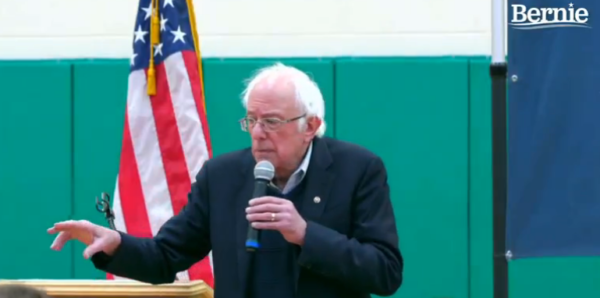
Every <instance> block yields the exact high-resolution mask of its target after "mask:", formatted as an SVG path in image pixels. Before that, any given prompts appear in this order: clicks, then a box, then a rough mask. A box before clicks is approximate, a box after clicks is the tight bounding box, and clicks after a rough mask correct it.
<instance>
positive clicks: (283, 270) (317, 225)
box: [48, 63, 403, 298]
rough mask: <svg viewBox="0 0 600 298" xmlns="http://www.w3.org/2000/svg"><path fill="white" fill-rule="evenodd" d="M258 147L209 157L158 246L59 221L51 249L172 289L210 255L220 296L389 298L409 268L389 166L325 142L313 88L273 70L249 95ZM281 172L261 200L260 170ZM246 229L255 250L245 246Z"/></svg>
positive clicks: (293, 73) (245, 123)
mask: <svg viewBox="0 0 600 298" xmlns="http://www.w3.org/2000/svg"><path fill="white" fill-rule="evenodd" d="M243 103H244V106H245V107H246V116H245V117H244V118H243V119H242V120H240V125H241V128H242V130H244V131H246V132H248V133H249V134H250V136H251V139H252V146H251V148H247V149H242V150H239V151H234V152H231V153H227V154H223V155H221V156H218V157H215V158H213V159H211V160H208V161H207V162H206V163H205V164H204V165H203V167H202V169H201V170H200V171H199V173H198V174H197V176H196V181H195V183H194V184H193V185H192V189H191V191H190V193H189V201H188V204H187V206H186V207H185V208H184V210H183V211H182V212H181V213H180V214H178V215H176V216H174V217H173V218H171V219H170V220H169V221H167V222H166V223H165V224H164V225H163V226H162V228H161V229H160V231H159V232H158V233H157V235H156V236H155V237H154V238H152V239H142V238H135V237H133V236H131V235H127V234H125V233H121V232H118V231H115V230H111V229H107V228H104V227H102V226H98V225H94V224H92V223H90V222H88V221H85V220H81V221H65V222H59V223H56V224H55V225H54V226H53V227H51V228H50V229H49V230H48V232H49V233H52V234H54V233H58V236H57V237H56V239H55V240H54V243H53V244H52V249H55V250H60V249H61V248H62V247H63V246H64V245H65V243H66V242H67V241H69V240H71V239H77V240H79V241H81V242H83V243H85V244H86V245H87V248H86V249H85V251H84V257H85V258H91V260H92V262H93V263H94V265H95V266H96V268H98V269H100V270H103V271H105V272H109V273H112V274H115V275H117V276H122V277H127V278H131V279H135V280H138V281H143V282H148V283H153V284H161V283H170V282H173V281H174V279H175V275H176V273H177V272H179V271H183V270H186V269H188V268H189V267H190V266H192V265H193V264H194V263H196V262H198V261H199V260H201V259H202V258H205V257H206V256H207V255H208V253H209V252H210V251H211V250H212V252H213V268H214V276H215V291H214V294H215V297H216V298H292V297H298V298H317V297H324V298H334V297H335V298H352V297H357V298H358V297H370V295H371V294H375V295H380V296H389V295H392V294H393V293H395V292H396V291H397V290H398V288H399V287H400V285H401V284H402V278H403V276H402V271H403V259H402V255H401V253H400V249H399V247H398V233H397V231H396V221H395V218H394V212H393V208H392V203H391V201H390V191H389V186H388V183H387V172H386V169H385V166H384V164H383V162H382V160H381V159H380V158H379V157H378V156H376V155H375V154H373V153H371V152H370V151H368V150H366V149H364V148H362V147H360V146H357V145H353V144H350V143H346V142H342V141H339V140H334V139H331V138H327V137H324V136H323V134H324V132H325V122H324V114H325V105H324V101H323V96H322V95H321V92H320V90H319V88H318V87H317V85H316V84H315V83H314V82H313V81H312V80H311V79H310V78H309V77H308V76H307V75H306V74H305V73H303V72H301V71H299V70H298V69H296V68H293V67H289V66H285V65H283V64H280V63H277V64H275V65H273V66H269V67H266V68H264V69H261V70H260V71H258V72H257V74H256V75H255V76H254V77H253V79H252V80H251V81H250V83H249V84H248V87H247V89H246V91H245V92H244V96H243ZM261 161H268V163H270V164H271V165H272V167H273V168H274V177H273V178H272V180H271V182H270V184H269V186H268V187H267V188H268V192H267V193H266V195H265V196H261V197H258V198H252V197H253V193H254V185H255V176H254V170H255V166H256V165H257V163H260V162H261ZM249 225H250V227H251V228H254V229H256V230H257V231H260V233H259V235H260V237H259V242H260V248H258V250H257V251H255V252H249V251H247V249H246V240H247V234H248V228H249Z"/></svg>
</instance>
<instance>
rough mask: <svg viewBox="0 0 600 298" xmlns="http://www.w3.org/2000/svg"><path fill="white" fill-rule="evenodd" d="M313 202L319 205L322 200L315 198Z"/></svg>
mask: <svg viewBox="0 0 600 298" xmlns="http://www.w3.org/2000/svg"><path fill="white" fill-rule="evenodd" d="M313 201H314V202H315V204H319V202H321V198H319V197H315V198H314V199H313Z"/></svg>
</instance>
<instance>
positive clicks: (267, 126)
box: [239, 114, 306, 132]
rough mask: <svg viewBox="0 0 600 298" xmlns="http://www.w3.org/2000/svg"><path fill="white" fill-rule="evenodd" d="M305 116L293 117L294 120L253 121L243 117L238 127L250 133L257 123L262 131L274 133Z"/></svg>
mask: <svg viewBox="0 0 600 298" xmlns="http://www.w3.org/2000/svg"><path fill="white" fill-rule="evenodd" d="M305 116H306V114H303V115H301V116H298V117H295V118H290V119H279V118H264V119H260V120H257V119H254V118H250V117H245V118H242V119H240V121H239V122H240V125H241V127H242V130H243V131H246V132H248V131H250V130H252V129H253V128H254V125H256V123H259V124H260V125H262V128H263V130H265V131H276V130H278V129H279V128H281V127H282V126H283V125H284V124H287V123H290V122H293V121H296V120H298V119H302V118H303V117H305Z"/></svg>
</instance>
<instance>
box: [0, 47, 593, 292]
mask: <svg viewBox="0 0 600 298" xmlns="http://www.w3.org/2000/svg"><path fill="white" fill-rule="evenodd" d="M277 60H283V61H284V62H285V63H288V64H292V65H295V66H297V67H299V68H300V69H302V70H305V71H307V72H309V73H310V74H311V75H312V76H313V77H314V78H315V80H316V81H317V83H318V84H319V87H321V89H322V91H323V93H324V97H325V100H326V109H327V110H326V111H327V112H326V121H327V123H328V131H327V135H329V136H333V137H337V138H340V139H344V140H348V141H354V142H357V143H359V144H362V145H364V146H366V147H368V148H370V149H372V150H373V151H375V152H377V153H379V154H380V155H381V156H382V157H383V159H384V160H385V162H386V165H387V167H388V171H389V176H390V185H391V189H392V196H393V197H392V199H393V200H394V206H395V208H396V215H397V217H398V228H399V231H400V236H401V238H400V241H401V243H400V245H401V248H402V251H403V253H404V255H405V256H406V279H405V284H404V285H403V287H402V288H401V290H400V291H399V293H398V294H396V295H394V297H405V298H433V297H451V298H467V297H469V298H492V297H493V295H492V259H491V251H492V234H491V228H492V209H491V208H492V205H491V200H492V189H491V187H492V184H491V174H492V172H491V171H492V169H491V139H490V138H491V117H490V109H491V104H490V100H491V98H490V80H489V75H488V65H489V64H488V63H489V60H487V59H483V58H478V57H473V58H469V57H462V58H398V57H389V58H354V59H349V58H339V59H277ZM274 61H276V59H206V60H205V61H204V75H205V85H206V95H207V110H208V118H209V125H210V132H211V139H212V142H213V149H214V154H215V155H219V154H221V153H224V152H227V151H230V150H235V149H239V148H242V147H245V146H248V145H249V144H250V141H249V139H248V136H247V135H246V134H245V133H243V132H241V131H240V129H239V125H238V122H237V120H238V119H239V118H241V117H242V116H243V113H244V110H243V108H242V106H241V104H240V93H241V92H242V90H243V87H244V85H243V80H244V79H245V78H248V77H249V76H250V75H251V74H252V73H253V72H254V71H255V70H256V69H257V68H259V67H262V66H265V65H268V64H270V63H272V62H274ZM127 75H128V61H127V60H85V61H84V60H75V61H60V62H57V61H28V62H23V61H0V88H1V90H3V92H2V94H3V95H2V97H0V104H1V105H0V107H1V108H0V202H1V203H2V205H1V206H2V208H3V209H4V210H5V211H8V212H4V213H3V215H2V216H0V232H2V235H3V238H2V239H3V240H4V241H3V242H0V279H3V278H53V279H54V278H56V279H62V278H78V279H88V278H100V279H102V278H104V276H105V275H104V273H102V272H99V271H97V270H95V269H94V268H93V266H91V264H90V263H89V261H86V260H83V258H82V252H83V247H82V246H81V245H79V244H77V245H70V246H67V247H66V248H65V249H64V251H62V252H54V251H51V250H50V249H49V246H50V244H51V242H52V240H53V236H50V235H47V234H46V229H47V228H48V227H50V226H51V225H52V223H54V222H56V221H59V220H64V219H69V218H75V219H82V218H85V219H89V220H91V221H93V222H95V223H98V224H103V225H106V222H105V220H104V218H103V217H102V215H101V214H99V213H98V212H97V211H96V210H95V204H94V203H95V201H94V199H95V197H96V196H98V195H99V194H100V192H102V191H106V192H108V193H110V194H111V195H112V193H113V191H114V186H115V179H116V176H115V175H116V173H117V171H118V162H119V152H120V149H121V138H122V126H123V120H124V108H125V101H126V96H127ZM5 241H6V242H5ZM5 243H8V244H5ZM17 245H18V246H17ZM510 273H511V278H510V283H511V284H510V285H511V298H529V297H545V298H562V297H598V296H599V295H600V283H599V282H598V280H600V259H599V258H562V259H535V260H519V261H516V262H514V263H511V268H510Z"/></svg>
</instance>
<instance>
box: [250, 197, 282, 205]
mask: <svg viewBox="0 0 600 298" xmlns="http://www.w3.org/2000/svg"><path fill="white" fill-rule="evenodd" d="M287 202H289V201H288V200H286V199H280V198H276V197H260V198H256V199H252V200H250V202H249V205H250V206H256V205H262V204H277V205H280V204H286V203H287Z"/></svg>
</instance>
